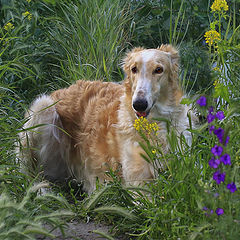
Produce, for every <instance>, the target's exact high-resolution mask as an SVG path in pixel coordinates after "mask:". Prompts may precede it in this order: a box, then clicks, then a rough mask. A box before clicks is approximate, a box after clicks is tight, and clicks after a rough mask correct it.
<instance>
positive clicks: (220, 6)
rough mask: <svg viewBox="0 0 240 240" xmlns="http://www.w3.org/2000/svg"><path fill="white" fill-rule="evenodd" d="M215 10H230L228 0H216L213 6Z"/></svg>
mask: <svg viewBox="0 0 240 240" xmlns="http://www.w3.org/2000/svg"><path fill="white" fill-rule="evenodd" d="M211 9H212V11H213V12H221V11H222V10H223V11H227V10H228V5H227V2H226V0H215V1H214V2H213V4H212V6H211Z"/></svg>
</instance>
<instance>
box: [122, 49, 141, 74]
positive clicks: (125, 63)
mask: <svg viewBox="0 0 240 240" xmlns="http://www.w3.org/2000/svg"><path fill="white" fill-rule="evenodd" d="M142 50H144V48H142V47H137V48H133V49H132V50H131V51H129V52H127V53H126V56H125V57H124V58H123V61H122V68H123V70H124V71H125V73H127V72H128V70H129V67H130V64H131V60H132V58H133V55H134V53H137V52H140V51H142Z"/></svg>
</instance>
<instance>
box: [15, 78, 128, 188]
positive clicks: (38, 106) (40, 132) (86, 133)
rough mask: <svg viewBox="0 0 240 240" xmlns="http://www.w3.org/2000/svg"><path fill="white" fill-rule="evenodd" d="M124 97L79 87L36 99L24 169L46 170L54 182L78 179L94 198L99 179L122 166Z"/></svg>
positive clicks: (101, 87) (116, 89) (114, 87)
mask: <svg viewBox="0 0 240 240" xmlns="http://www.w3.org/2000/svg"><path fill="white" fill-rule="evenodd" d="M122 94H123V86H122V85H119V84H114V83H103V82H89V81H77V82H76V84H73V85H71V86H70V87H69V88H66V89H61V90H58V91H55V92H53V93H52V94H51V96H47V95H43V96H41V97H39V98H37V99H36V100H35V101H34V102H33V104H32V106H31V107H30V109H29V110H28V113H27V116H26V117H27V118H29V121H27V122H26V123H25V125H24V128H25V129H28V128H32V127H33V129H31V130H28V131H27V132H22V133H21V135H20V138H21V144H22V148H23V149H22V152H21V158H22V159H23V160H24V165H27V167H28V168H29V166H33V165H36V166H42V167H43V172H44V176H45V177H46V178H47V179H49V180H51V181H54V180H58V181H61V180H64V179H65V178H67V177H68V176H70V175H74V176H76V177H77V178H78V180H84V181H85V182H84V188H85V189H86V190H88V191H89V192H91V191H92V190H93V189H92V188H93V187H92V186H94V185H95V181H96V177H100V178H101V176H102V179H104V177H103V175H104V173H105V171H106V170H107V169H109V167H111V168H113V169H117V167H118V166H119V161H120V159H119V151H118V149H119V146H118V142H117V139H116V129H115V125H116V123H117V111H118V109H119V104H120V100H119V98H120V97H121V96H122ZM34 126H35V127H34ZM36 126H38V127H36Z"/></svg>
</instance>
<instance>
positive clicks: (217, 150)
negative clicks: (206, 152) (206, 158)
mask: <svg viewBox="0 0 240 240" xmlns="http://www.w3.org/2000/svg"><path fill="white" fill-rule="evenodd" d="M211 152H212V154H213V155H214V156H221V154H222V152H223V148H222V147H221V146H218V145H215V146H214V147H213V148H212V149H211Z"/></svg>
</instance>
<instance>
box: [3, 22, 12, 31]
mask: <svg viewBox="0 0 240 240" xmlns="http://www.w3.org/2000/svg"><path fill="white" fill-rule="evenodd" d="M3 28H4V29H5V30H6V31H8V32H9V31H10V30H12V29H14V26H13V24H12V23H10V22H9V23H7V24H6V25H5V26H4V27H3Z"/></svg>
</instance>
